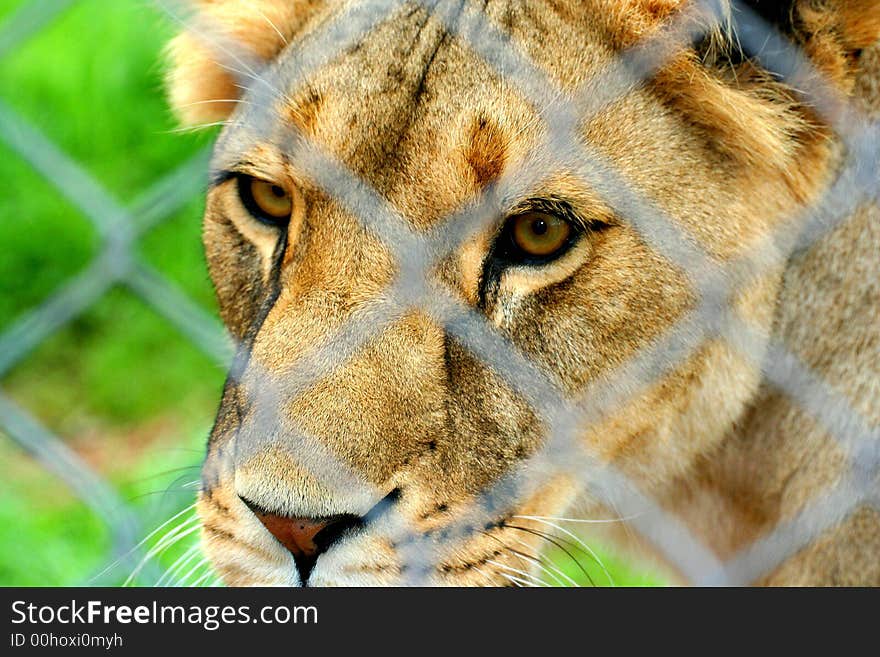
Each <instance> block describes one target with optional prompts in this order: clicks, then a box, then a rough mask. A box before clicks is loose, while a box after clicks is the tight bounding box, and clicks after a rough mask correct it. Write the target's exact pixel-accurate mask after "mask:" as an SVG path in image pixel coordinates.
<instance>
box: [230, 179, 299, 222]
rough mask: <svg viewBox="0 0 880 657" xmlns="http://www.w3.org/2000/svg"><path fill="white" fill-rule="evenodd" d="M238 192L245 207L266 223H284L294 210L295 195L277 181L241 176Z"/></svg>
mask: <svg viewBox="0 0 880 657" xmlns="http://www.w3.org/2000/svg"><path fill="white" fill-rule="evenodd" d="M238 193H239V196H241V199H242V201H243V202H244V205H245V207H246V208H247V209H248V210H249V211H250V212H251V213H252V214H253V215H254V216H255V217H257V219H260V220H261V221H264V222H265V223H269V224H273V225H281V224H284V223H286V222H287V221H288V220H289V219H290V215H291V213H292V212H293V197H292V196H291V195H290V193H289V192H288V191H287V190H286V189H284V188H283V187H282V186H281V185H278V184H276V183H273V182H269V181H267V180H260V179H259V178H252V177H250V176H241V177H240V178H239V179H238Z"/></svg>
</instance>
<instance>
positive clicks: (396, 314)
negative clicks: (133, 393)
mask: <svg viewBox="0 0 880 657" xmlns="http://www.w3.org/2000/svg"><path fill="white" fill-rule="evenodd" d="M250 4H259V5H260V8H261V14H259V15H256V16H255V15H254V14H252V13H251V12H252V10H251V9H249V8H248V5H250ZM447 4H456V3H447ZM605 4H606V3H604V2H601V1H599V0H596V1H594V2H585V3H582V2H571V3H568V2H549V1H545V0H535V1H529V2H517V3H506V2H490V3H487V6H486V7H480V8H477V7H476V6H471V5H470V4H469V3H465V4H464V8H461V7H457V5H456V7H455V8H451V7H446V5H445V4H444V3H440V5H438V7H437V9H436V11H435V12H432V13H429V12H427V11H426V10H425V9H424V8H423V7H422V6H421V5H420V4H419V3H412V4H406V5H404V6H403V8H402V9H399V10H397V11H395V12H393V13H392V14H391V15H390V16H389V17H388V18H387V19H385V20H382V21H378V22H377V24H376V25H375V26H374V27H373V29H372V30H370V31H369V32H368V33H366V35H365V36H363V37H362V38H360V39H359V40H358V41H357V43H356V44H355V45H349V46H346V47H344V48H343V49H342V51H341V53H340V54H338V55H336V56H333V57H330V58H329V59H327V61H324V62H322V65H321V66H320V67H316V68H311V69H308V70H306V71H303V69H301V68H299V67H301V66H305V64H304V61H306V58H305V57H303V53H304V52H307V49H308V48H314V47H315V44H314V43H312V41H311V40H314V39H315V38H316V37H315V35H316V34H320V33H321V32H322V30H324V29H326V27H327V25H329V24H331V21H333V20H334V19H335V18H338V17H339V16H340V15H346V14H345V12H352V11H357V7H356V5H357V3H355V4H354V5H352V4H351V3H337V2H325V3H311V2H309V3H307V2H269V1H268V0H264V1H263V2H260V3H240V5H239V3H233V2H229V3H223V2H221V3H208V2H205V3H204V6H203V9H204V11H205V12H206V14H207V16H208V17H209V19H211V20H213V21H214V22H215V24H217V25H220V26H221V28H225V29H228V30H229V32H230V33H231V34H232V35H233V36H234V37H235V38H236V39H238V40H239V41H240V42H242V43H244V44H245V45H247V46H249V47H251V49H252V50H253V52H254V53H255V55H256V56H257V57H258V58H260V59H261V60H263V61H264V62H265V63H266V66H267V67H268V72H267V73H266V74H265V75H263V76H262V78H261V81H260V82H257V83H255V84H253V86H252V87H251V88H250V90H249V91H247V92H246V93H244V95H243V96H242V97H241V98H240V99H238V101H236V100H235V99H236V98H237V94H236V89H235V86H234V79H233V78H232V77H231V74H230V73H229V71H228V70H227V68H226V67H224V64H223V57H222V54H217V53H216V52H212V50H211V45H210V43H209V42H202V41H199V40H198V39H197V38H196V37H194V36H184V37H181V38H180V39H179V40H178V42H177V45H176V47H175V59H176V62H177V68H176V70H175V73H174V79H173V81H172V91H173V94H172V95H173V97H174V99H175V102H176V104H177V105H178V106H179V107H180V108H181V111H182V112H183V113H184V114H185V115H187V116H188V118H190V119H196V120H209V119H216V118H225V117H226V115H227V113H228V112H231V115H230V116H229V118H228V124H227V126H226V127H225V128H224V131H223V133H222V135H221V137H220V139H219V141H218V144H217V148H216V152H215V156H214V162H213V166H212V185H211V188H210V190H209V193H208V197H207V208H206V212H205V218H204V243H205V248H206V253H207V258H208V263H209V267H210V273H211V277H212V279H213V281H214V284H215V286H216V289H217V294H218V298H219V301H220V307H221V311H222V315H223V319H224V321H225V323H226V324H227V326H228V327H229V329H230V331H231V332H232V334H233V335H234V336H235V337H236V339H237V340H238V342H239V349H238V354H237V356H236V359H235V363H234V365H233V369H232V372H231V374H230V377H229V379H228V382H227V385H226V387H225V390H224V393H223V399H222V403H221V407H220V410H219V412H218V416H217V421H216V424H215V426H214V429H213V431H212V434H211V437H210V441H209V445H208V455H207V458H206V461H205V466H204V475H203V490H202V492H201V494H200V498H199V510H200V514H201V517H202V519H203V523H204V539H205V545H206V546H207V550H208V552H209V554H210V556H211V558H212V560H213V563H214V564H215V566H216V568H217V570H218V571H219V572H220V573H221V574H222V576H223V578H224V580H225V581H226V582H227V583H229V584H237V585H247V584H261V585H274V584H292V585H296V584H308V585H310V586H311V585H360V584H380V585H385V584H402V583H412V582H415V583H430V584H452V585H472V584H474V585H479V584H507V583H508V582H509V580H508V579H507V578H506V577H505V574H509V573H510V572H511V569H513V568H518V569H523V568H524V566H523V559H524V558H525V559H526V562H527V566H526V569H528V567H529V566H528V563H531V561H530V560H531V559H533V558H534V555H536V554H537V552H538V551H539V550H540V547H541V537H540V533H541V532H540V525H539V524H537V521H535V520H534V519H533V518H535V517H552V516H557V515H559V514H560V513H562V512H564V511H565V509H566V508H567V507H568V506H569V505H570V504H572V502H573V501H574V500H575V499H576V498H578V497H579V496H581V495H582V494H583V490H582V488H581V485H580V483H579V481H580V479H581V477H580V476H579V475H578V472H579V470H578V468H577V467H575V465H574V464H576V463H577V458H576V455H577V454H581V453H583V454H588V455H589V456H590V457H591V458H592V459H594V460H595V462H598V463H610V464H613V465H614V467H617V468H620V469H621V470H622V471H624V472H626V473H627V474H628V475H630V476H632V477H633V478H634V479H635V480H636V481H638V482H639V485H640V486H642V487H643V489H644V490H645V491H647V492H650V491H651V490H652V489H653V488H655V487H658V486H661V485H662V484H663V483H664V482H666V481H668V480H669V479H670V478H672V477H675V476H677V475H679V474H680V473H681V472H682V471H683V470H684V469H685V468H686V467H687V466H688V465H689V464H690V463H691V462H692V461H693V459H694V458H695V457H696V456H697V455H699V454H704V453H706V452H708V451H709V450H711V448H712V446H713V445H714V444H715V443H716V442H717V441H718V440H719V438H720V436H721V435H722V434H723V432H724V431H725V430H726V428H727V427H729V426H730V424H731V423H732V422H733V421H734V420H735V419H736V418H737V416H738V415H739V414H740V413H741V411H742V409H743V408H744V406H745V405H746V404H747V403H748V401H749V399H750V398H751V396H752V395H753V394H754V392H755V390H756V388H757V386H758V384H759V382H760V374H759V372H758V371H756V370H755V368H754V366H753V365H751V364H749V362H748V361H746V360H745V359H743V358H741V357H739V356H738V355H737V354H736V352H734V351H733V350H732V349H731V348H730V347H729V346H727V345H726V344H725V343H724V341H723V340H720V339H717V338H716V337H715V336H714V335H713V334H712V332H711V331H710V330H706V331H703V332H700V331H697V330H696V329H694V330H690V329H687V328H686V327H685V330H684V331H683V332H681V331H680V332H681V334H682V335H683V336H684V339H685V341H686V342H687V344H688V345H689V346H688V349H687V350H686V352H684V357H683V358H677V357H675V358H673V357H672V356H669V357H662V356H661V357H659V360H658V361H657V362H656V363H655V364H654V365H653V366H652V368H651V376H650V377H649V378H648V379H647V380H646V381H643V382H640V384H639V385H630V387H629V388H627V389H625V390H624V391H623V392H624V393H625V394H621V395H620V396H619V398H615V401H614V403H613V404H606V405H605V407H600V408H601V412H594V413H592V414H588V415H587V416H585V417H584V418H582V419H580V420H575V421H572V422H569V423H568V425H566V427H565V436H563V438H562V440H563V444H564V445H566V446H567V447H566V449H568V450H569V451H567V452H566V454H567V456H566V457H565V459H561V460H560V459H555V460H554V456H553V452H552V451H550V452H548V453H547V458H543V456H544V452H543V451H542V450H543V448H544V447H545V446H546V445H547V444H548V441H550V440H552V439H554V436H555V432H556V430H557V429H558V427H556V426H555V425H554V422H555V420H556V418H557V417H558V416H557V415H554V413H557V412H558V413H563V411H565V412H568V411H570V409H572V408H574V409H578V408H586V407H590V404H591V403H592V402H593V401H595V399H596V397H597V396H599V395H601V394H603V393H602V391H603V390H604V388H603V386H604V385H606V384H608V385H611V383H610V382H613V381H614V380H615V377H616V376H618V375H619V374H620V372H621V371H623V369H624V368H626V367H627V366H629V365H630V364H631V363H632V362H633V359H636V358H637V357H638V356H639V355H640V354H644V353H645V352H646V351H647V350H650V349H652V348H656V347H657V346H658V345H661V346H662V344H663V340H664V339H665V336H668V335H669V334H670V332H671V331H675V330H676V329H681V327H682V326H683V324H682V322H684V321H685V320H686V318H687V317H688V316H689V314H690V313H693V312H694V311H696V310H699V309H700V295H701V294H702V293H703V292H705V289H704V288H705V285H707V284H709V283H711V282H712V281H711V280H710V279H711V277H708V276H707V278H706V279H705V280H699V279H698V278H695V275H694V270H693V269H692V268H691V269H689V265H688V264H687V263H684V264H683V263H682V262H680V261H679V260H678V259H677V257H676V256H675V254H674V253H671V252H668V251H665V250H664V248H665V247H664V244H667V243H668V242H669V239H668V237H665V236H664V233H662V232H657V231H651V230H650V228H648V229H647V230H646V227H645V226H644V225H639V224H638V222H637V221H636V217H634V216H632V214H631V211H632V209H633V208H634V207H637V204H635V203H630V204H627V203H620V202H618V201H615V200H614V194H613V192H615V191H619V189H616V188H612V187H609V186H613V185H615V184H619V185H621V186H626V187H628V188H630V189H632V190H635V192H634V193H635V194H637V196H636V197H633V198H639V199H643V200H644V201H645V202H647V203H650V204H653V205H654V206H656V207H657V208H659V209H660V210H661V211H662V212H663V213H664V215H665V217H666V218H667V219H668V220H669V223H668V225H669V226H671V228H670V230H673V231H674V232H676V234H677V235H680V236H681V238H682V240H683V243H684V244H686V245H687V248H688V249H690V250H692V251H693V252H694V253H700V254H703V256H704V257H705V259H706V261H707V262H710V263H714V264H719V263H726V262H731V261H735V260H736V259H737V258H741V257H743V254H747V253H749V252H751V251H753V250H754V249H755V247H756V245H759V244H761V243H762V240H766V238H767V236H768V234H769V233H770V231H771V230H772V229H773V228H775V227H778V225H779V224H780V222H782V221H784V220H785V219H786V218H787V217H789V216H790V215H791V213H792V208H796V207H798V206H800V205H801V204H803V203H805V202H807V201H809V200H810V199H811V198H813V197H814V196H815V194H816V193H817V192H818V190H820V189H821V187H822V185H823V184H824V182H825V181H826V179H827V177H828V171H829V168H830V162H831V159H832V149H831V147H830V146H829V143H828V140H827V139H826V136H825V134H824V133H823V131H822V129H820V127H818V126H817V125H816V124H815V123H813V122H811V121H812V119H811V117H810V116H809V114H808V113H807V112H806V111H804V110H803V109H802V108H800V107H799V106H798V105H797V104H796V102H795V101H794V100H793V98H792V96H791V95H790V94H789V93H788V92H787V90H786V89H785V88H784V87H783V86H782V85H781V84H779V83H777V82H775V81H774V80H772V79H771V78H770V77H769V76H767V75H764V74H762V72H761V71H760V70H758V69H757V68H756V67H754V65H753V64H751V63H749V62H748V61H742V62H738V63H736V64H732V63H730V62H729V61H727V60H724V61H715V62H712V61H707V58H706V57H705V56H704V53H701V52H699V51H698V50H695V49H693V48H689V49H685V50H682V51H681V52H679V54H677V55H676V56H674V57H673V58H672V61H671V62H670V64H669V65H668V66H666V67H664V68H663V69H661V70H660V71H659V72H658V73H657V75H656V76H654V77H653V78H652V79H651V80H649V81H648V82H646V83H644V84H640V85H633V86H631V87H630V88H628V89H627V90H626V91H625V93H623V94H622V95H620V96H619V97H617V98H615V99H614V100H613V101H612V102H610V103H607V104H605V105H603V106H602V107H601V108H600V111H598V112H595V113H593V114H592V115H591V116H590V117H589V118H588V119H587V120H585V121H583V122H580V123H578V124H577V127H576V135H577V136H578V141H579V143H578V144H576V146H578V147H584V148H587V149H589V152H590V153H592V154H593V155H595V156H596V157H597V158H598V160H594V162H596V161H599V162H602V163H604V166H606V167H607V169H601V168H596V166H595V164H594V165H593V168H592V169H590V168H589V167H586V166H579V165H578V160H577V158H574V157H573V156H572V155H571V154H570V153H566V152H564V148H563V146H564V145H563V144H560V143H559V142H558V140H556V141H555V142H554V140H553V139H552V136H553V135H552V134H551V131H552V129H553V125H552V121H551V122H550V123H549V124H548V121H546V120H545V119H547V117H548V114H547V113H546V112H545V113H543V114H542V112H541V110H540V108H538V107H536V106H535V103H534V101H535V98H534V97H530V96H529V91H528V90H524V89H523V88H521V87H520V86H518V84H517V73H516V72H511V73H509V74H507V73H505V72H504V71H501V70H499V68H498V67H496V66H493V65H492V64H490V63H487V61H486V60H485V59H484V58H483V57H481V56H480V54H478V53H476V52H475V51H474V49H473V48H472V47H471V46H470V44H468V43H467V41H466V40H464V39H462V38H460V36H456V35H454V34H451V33H450V32H449V30H448V29H447V28H448V27H449V25H465V24H467V22H468V21H474V20H481V21H487V22H489V23H490V24H491V25H493V26H494V27H495V29H498V30H499V31H501V32H504V33H507V34H509V35H510V39H511V47H513V48H514V49H516V51H517V52H519V53H520V55H519V56H522V57H524V58H527V59H528V60H531V62H532V63H533V64H534V65H535V67H536V68H537V69H538V70H540V71H541V72H542V73H543V74H544V75H545V76H546V78H547V80H548V82H547V84H548V87H547V88H548V89H553V90H556V91H558V93H560V94H571V93H572V92H573V91H574V90H576V89H579V88H580V89H583V88H589V87H582V85H584V84H588V83H589V82H590V81H591V80H596V79H601V76H602V75H603V72H604V71H607V70H609V67H611V66H612V64H613V63H614V61H615V59H616V58H617V57H618V56H619V55H620V53H621V51H622V50H623V49H625V48H626V47H628V46H629V45H631V44H632V43H634V42H635V41H637V40H638V39H641V38H644V37H645V36H650V35H652V34H655V33H656V32H657V30H658V29H659V26H660V25H661V23H662V22H663V21H664V20H668V19H669V17H670V16H673V17H674V16H675V15H677V12H678V11H679V8H678V7H677V4H678V3H675V2H670V3H666V4H668V7H667V6H665V4H664V3H642V2H638V1H636V0H633V1H632V2H629V3H612V4H614V5H615V6H616V7H617V10H614V11H612V10H610V9H609V7H607V6H605ZM234 5H238V6H237V7H234ZM623 5H626V7H625V8H623V9H621V8H620V7H622V6H623ZM648 5H650V7H648ZM660 5H663V6H664V9H663V11H660V10H658V9H657V7H658V6H660ZM260 16H262V18H260ZM262 19H265V21H264V20H262ZM475 38H479V37H478V36H477V37H475ZM273 39H274V40H275V41H274V42H273ZM731 66H738V67H739V69H738V70H737V71H733V72H731V70H730V67H731ZM737 73H738V75H736V74H737ZM599 91H601V89H596V90H595V92H596V93H598V92H599ZM230 94H236V95H230ZM538 100H543V101H546V102H548V103H550V104H551V107H552V102H553V100H554V99H553V98H541V99H538ZM197 103H204V104H201V105H198V104H197ZM194 108H195V109H194ZM220 108H222V109H220ZM603 171H605V172H607V171H613V172H614V177H613V178H608V177H607V176H603ZM614 181H616V183H615V182H614ZM487 207H489V208H490V210H488V211H487V210H486V208H487ZM469 209H470V210H472V212H470V213H469V214H468V212H467V211H468V210H469ZM476 209H482V212H475V211H474V210H476ZM475 216H478V217H479V220H478V219H477V218H475ZM450 217H452V219H450ZM462 217H466V218H465V219H462ZM438 236H441V239H436V240H434V241H432V242H430V244H429V243H428V241H427V240H429V239H432V240H433V239H434V238H437V237H438ZM426 244H429V246H426ZM691 264H692V263H691ZM422 274H426V275H425V276H423V275H422ZM779 278H780V268H779V267H778V266H768V267H765V268H764V269H763V270H761V271H760V272H755V273H754V275H751V276H748V277H745V278H744V279H742V280H741V281H739V283H741V285H737V286H736V287H733V288H732V289H731V290H730V291H729V292H730V295H729V297H725V298H724V299H723V300H724V301H731V302H732V304H733V306H734V307H735V308H736V309H737V311H738V312H742V313H744V314H745V315H746V316H748V318H749V319H750V320H751V321H752V322H754V323H755V324H756V325H758V326H760V327H763V329H764V330H765V331H766V332H768V333H769V330H770V327H771V324H772V318H773V304H774V300H775V297H776V292H777V288H778V285H779ZM557 454H558V453H557ZM571 454H575V456H571ZM536 455H541V458H537V457H536ZM524 468H525V469H524ZM523 472H525V473H526V474H527V475H528V477H527V481H528V484H527V485H522V480H517V482H518V483H517V484H516V485H514V486H512V487H511V486H507V485H506V483H505V482H508V481H509V480H510V478H511V477H513V476H515V475H518V474H522V473H523ZM499 490H501V491H502V492H503V494H500V493H499V494H498V495H494V493H497V492H498V491H499ZM486 491H490V492H492V495H489V496H488V497H487V495H486ZM487 500H488V501H487ZM475 509H476V510H477V511H478V513H477V512H475Z"/></svg>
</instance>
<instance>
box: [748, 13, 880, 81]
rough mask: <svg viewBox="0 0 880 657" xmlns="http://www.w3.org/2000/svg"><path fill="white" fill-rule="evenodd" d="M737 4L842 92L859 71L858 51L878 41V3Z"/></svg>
mask: <svg viewBox="0 0 880 657" xmlns="http://www.w3.org/2000/svg"><path fill="white" fill-rule="evenodd" d="M736 4H738V5H740V6H745V7H746V10H747V11H748V10H750V11H752V12H754V14H757V15H758V16H760V17H761V18H762V19H763V20H764V21H766V22H767V23H770V24H771V25H773V26H774V27H775V28H776V29H777V30H779V31H780V32H781V33H782V34H783V35H784V36H786V37H788V38H789V39H790V40H792V41H793V42H794V43H796V44H797V45H798V46H800V47H801V48H803V51H804V53H805V54H806V55H807V57H809V59H810V60H811V62H812V64H813V65H814V66H815V67H816V69H817V70H818V71H819V72H820V73H822V74H823V76H824V77H825V78H826V79H827V80H828V81H829V82H831V83H832V84H835V85H837V86H839V87H841V88H843V89H844V90H848V89H849V87H850V85H851V82H852V79H853V77H854V74H855V73H856V71H857V70H858V66H859V55H860V54H861V51H862V50H863V49H865V48H868V47H869V46H871V45H873V44H874V43H876V42H877V40H878V39H880V0H782V1H776V0H740V1H739V2H737V3H736ZM752 54H755V53H752Z"/></svg>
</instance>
